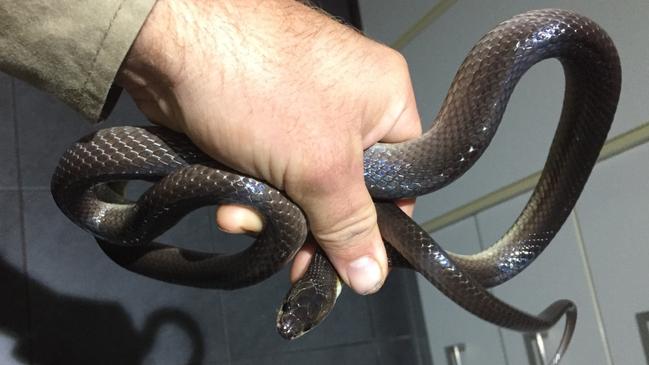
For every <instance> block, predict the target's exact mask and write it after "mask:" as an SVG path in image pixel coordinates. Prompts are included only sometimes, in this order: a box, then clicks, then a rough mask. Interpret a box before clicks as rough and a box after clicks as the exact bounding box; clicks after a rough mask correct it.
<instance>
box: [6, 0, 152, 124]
mask: <svg viewBox="0 0 649 365" xmlns="http://www.w3.org/2000/svg"><path fill="white" fill-rule="evenodd" d="M154 2H155V0H138V1H129V0H86V1H68V0H66V1H50V0H5V1H2V2H0V49H1V50H2V52H1V53H0V69H1V70H2V71H4V72H6V73H9V74H11V75H13V76H15V77H17V78H20V79H23V80H25V81H27V82H29V83H31V84H32V85H34V86H36V87H38V88H40V89H42V90H44V91H47V92H49V93H51V94H53V95H55V96H57V97H58V98H60V99H61V100H63V101H64V102H66V103H67V104H69V105H70V106H72V107H73V108H75V109H77V110H78V111H80V112H81V113H82V114H84V115H85V116H86V117H88V118H90V119H92V120H98V119H101V117H102V111H104V114H105V112H106V111H108V110H109V108H110V105H105V103H106V99H107V97H108V95H109V90H110V88H111V86H112V85H113V80H114V77H115V75H116V73H117V71H118V69H119V66H120V64H121V63H122V61H123V59H124V57H125V55H126V53H127V52H128V50H129V48H130V46H131V44H132V42H133V40H134V39H135V37H136V36H137V33H138V31H139V30H140V27H141V26H142V24H143V22H144V20H145V19H146V16H147V14H148V13H149V11H150V9H151V7H152V6H153V4H154Z"/></svg>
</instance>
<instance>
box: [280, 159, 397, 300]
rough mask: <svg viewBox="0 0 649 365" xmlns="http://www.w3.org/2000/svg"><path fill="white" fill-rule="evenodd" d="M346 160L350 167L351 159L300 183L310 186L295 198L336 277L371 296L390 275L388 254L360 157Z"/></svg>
mask: <svg viewBox="0 0 649 365" xmlns="http://www.w3.org/2000/svg"><path fill="white" fill-rule="evenodd" d="M350 160H351V165H353V166H350V163H349V161H347V163H342V164H340V163H338V164H334V165H333V168H329V169H326V170H328V171H329V172H328V173H327V174H326V175H327V176H323V175H322V174H319V177H321V179H320V178H319V179H317V180H318V181H312V183H313V184H308V183H307V184H302V186H310V187H311V188H310V189H309V191H308V194H305V193H302V194H298V196H299V197H300V198H299V199H297V203H298V204H299V205H300V206H301V207H302V208H303V209H304V211H305V213H306V215H307V218H308V220H309V225H310V227H309V228H310V230H311V232H312V234H313V236H314V237H315V239H316V240H317V241H318V243H319V244H320V246H321V247H322V249H323V250H324V251H325V253H326V254H327V257H328V258H329V260H330V261H331V263H332V264H333V266H334V268H335V269H336V271H337V272H338V275H339V276H340V278H341V279H342V280H343V281H344V282H345V283H346V284H347V285H348V286H349V287H351V288H352V289H353V290H354V291H355V292H357V293H359V294H372V293H374V292H376V291H378V290H379V289H380V288H381V286H382V285H383V282H384V280H385V277H386V275H387V273H388V264H387V256H386V252H385V246H384V244H383V240H382V239H381V234H380V233H379V228H378V225H377V222H376V210H375V208H374V203H373V202H372V198H371V197H370V194H369V192H368V191H367V188H366V187H365V181H364V179H363V165H362V161H363V159H362V155H361V156H360V157H359V156H355V158H351V159H350ZM338 162H341V161H338ZM332 169H333V170H334V171H332ZM321 171H322V170H321ZM296 264H299V263H297V262H296ZM303 264H304V265H306V262H305V263H303ZM293 269H294V271H298V272H299V271H302V270H301V269H302V268H296V267H294V268H293Z"/></svg>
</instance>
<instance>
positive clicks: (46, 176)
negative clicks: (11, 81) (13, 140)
mask: <svg viewBox="0 0 649 365" xmlns="http://www.w3.org/2000/svg"><path fill="white" fill-rule="evenodd" d="M15 98H16V99H15V102H16V119H17V121H18V134H19V140H20V146H19V147H20V154H21V166H20V167H21V172H22V180H23V185H24V186H26V187H30V188H34V187H36V188H38V187H45V188H46V187H49V184H50V178H51V176H52V172H53V171H54V168H55V167H56V164H57V163H58V160H59V158H60V157H61V155H62V154H63V152H64V151H65V149H66V148H67V147H68V146H70V145H71V144H72V143H74V142H75V141H76V140H78V139H79V138H81V137H83V136H85V135H86V134H88V133H90V132H92V131H94V130H97V129H99V128H106V127H110V126H114V125H123V124H127V123H125V120H131V119H133V122H132V123H128V124H131V125H141V124H146V122H145V120H144V119H142V118H138V117H137V116H138V115H140V114H139V112H138V111H137V110H136V109H135V107H134V105H133V103H132V101H131V100H130V99H129V98H128V97H124V98H121V99H120V101H119V103H118V105H117V106H116V109H115V116H114V117H112V116H111V118H110V120H109V121H108V122H104V123H101V124H98V125H93V124H91V123H90V122H89V121H88V120H86V119H84V118H83V117H82V116H81V114H79V113H77V112H76V111H74V110H72V109H71V108H70V107H68V106H67V105H65V104H63V103H62V102H61V101H59V100H57V99H55V98H54V97H53V96H51V95H48V94H46V93H44V92H42V91H40V90H37V89H35V88H33V87H32V86H30V85H28V84H26V83H24V82H22V81H16V87H15Z"/></svg>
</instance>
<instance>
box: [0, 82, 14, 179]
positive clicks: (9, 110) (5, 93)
mask: <svg viewBox="0 0 649 365" xmlns="http://www.w3.org/2000/svg"><path fill="white" fill-rule="evenodd" d="M11 83H12V79H11V77H9V76H7V75H6V74H3V73H0V157H1V158H0V171H2V173H0V187H3V188H12V187H13V188H15V187H17V186H18V175H17V171H18V170H17V169H18V164H17V159H16V138H15V137H16V136H15V129H14V127H15V121H14V113H13V91H12V86H11Z"/></svg>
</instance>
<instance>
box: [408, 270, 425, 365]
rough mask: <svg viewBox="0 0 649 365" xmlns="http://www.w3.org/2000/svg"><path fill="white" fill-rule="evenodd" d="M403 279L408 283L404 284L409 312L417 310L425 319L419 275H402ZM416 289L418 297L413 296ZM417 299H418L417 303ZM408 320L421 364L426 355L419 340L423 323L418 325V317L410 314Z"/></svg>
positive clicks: (418, 360)
mask: <svg viewBox="0 0 649 365" xmlns="http://www.w3.org/2000/svg"><path fill="white" fill-rule="evenodd" d="M406 275H407V274H406ZM401 279H406V283H405V284H406V285H404V287H405V289H406V301H407V303H408V313H409V314H413V312H415V311H417V312H419V313H418V314H420V317H421V319H422V320H423V319H424V311H423V306H422V304H421V299H420V297H421V295H419V289H418V287H417V277H416V276H415V275H410V278H404V277H401ZM414 290H416V291H417V298H413V296H414V293H413V291H414ZM415 300H416V301H417V303H416V304H415ZM408 322H410V333H411V336H412V342H413V345H414V348H415V353H416V356H417V362H418V363H419V364H421V362H422V360H423V357H424V354H423V352H422V349H421V345H420V343H419V340H418V338H419V328H418V327H419V326H421V325H422V324H421V323H420V324H419V325H418V324H417V323H416V319H415V318H414V317H413V316H412V315H409V316H408ZM425 327H426V326H425V325H424V331H425V330H426V329H425ZM426 337H428V333H426ZM429 352H430V350H429ZM422 365H423V364H422Z"/></svg>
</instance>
